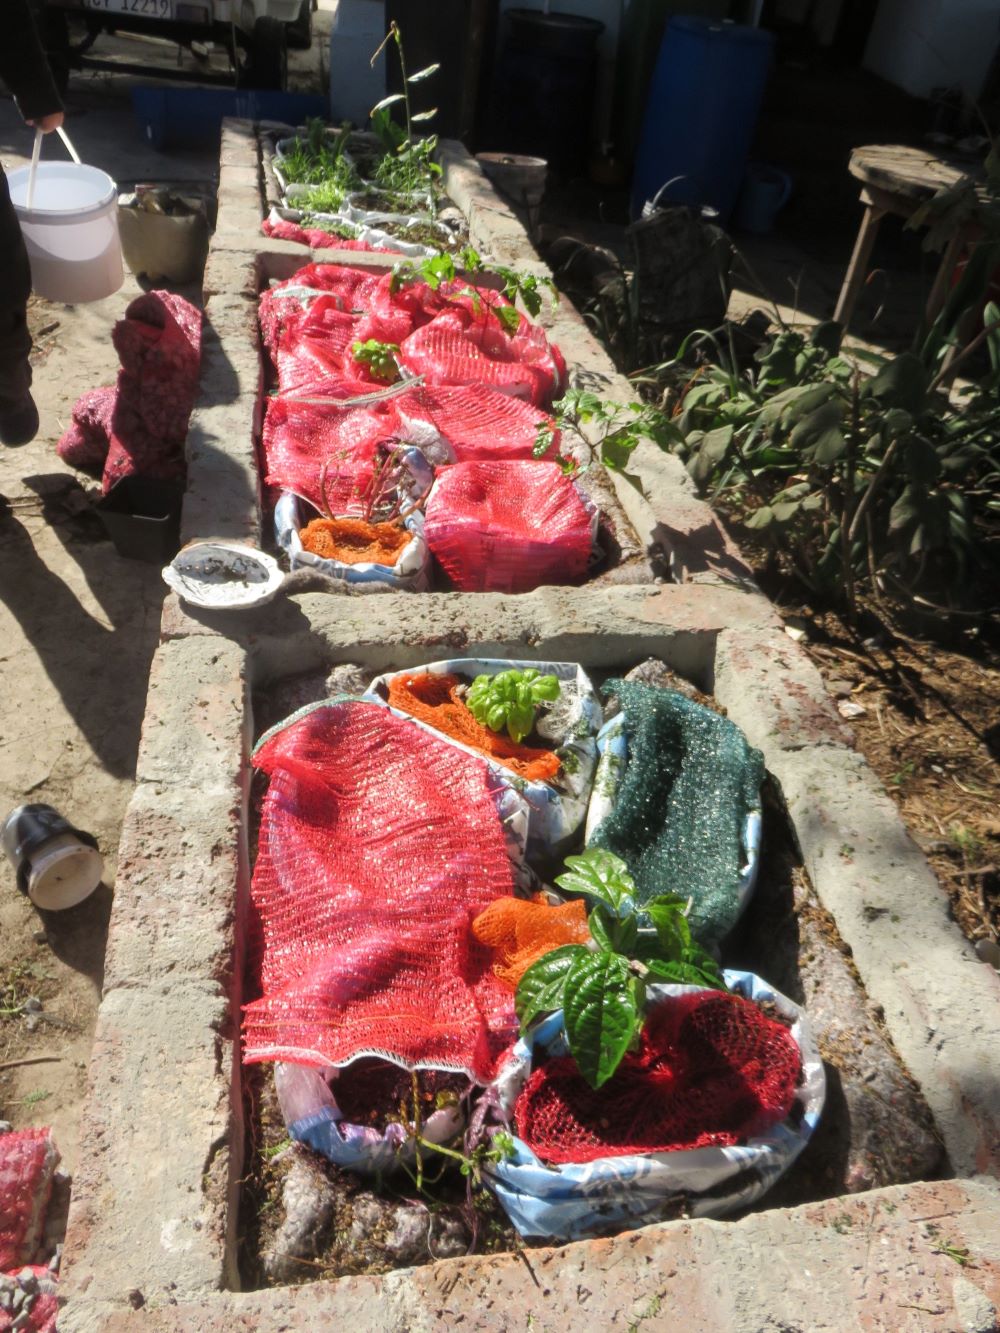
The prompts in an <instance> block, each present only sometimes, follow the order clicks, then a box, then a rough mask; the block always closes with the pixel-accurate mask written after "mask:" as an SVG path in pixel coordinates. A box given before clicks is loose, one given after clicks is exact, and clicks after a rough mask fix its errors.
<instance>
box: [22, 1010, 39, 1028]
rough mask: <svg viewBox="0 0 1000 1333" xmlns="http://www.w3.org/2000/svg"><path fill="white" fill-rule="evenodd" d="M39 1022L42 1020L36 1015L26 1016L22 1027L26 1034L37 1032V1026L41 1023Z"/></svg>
mask: <svg viewBox="0 0 1000 1333" xmlns="http://www.w3.org/2000/svg"><path fill="white" fill-rule="evenodd" d="M41 1021H42V1020H41V1018H40V1017H39V1016H38V1014H28V1016H27V1017H26V1018H25V1020H24V1026H25V1028H26V1030H27V1031H28V1032H37V1031H38V1025H39V1023H41Z"/></svg>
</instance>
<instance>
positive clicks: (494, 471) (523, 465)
mask: <svg viewBox="0 0 1000 1333" xmlns="http://www.w3.org/2000/svg"><path fill="white" fill-rule="evenodd" d="M424 534H425V536H426V538H427V545H428V547H429V548H430V550H431V552H432V553H433V555H434V556H435V558H436V559H437V561H438V562H439V564H440V565H441V567H442V569H443V570H444V571H445V573H446V574H447V575H448V576H449V578H450V579H451V580H452V582H453V583H454V584H455V586H456V587H458V588H461V589H462V590H463V591H464V592H530V591H531V589H532V588H538V587H540V586H541V585H542V584H546V583H549V584H552V583H573V582H574V581H576V580H578V579H582V578H583V577H584V575H585V574H586V572H587V563H588V561H589V559H590V553H591V547H592V530H591V520H590V515H589V513H588V512H587V509H586V508H585V506H584V503H583V501H582V499H581V498H580V495H579V492H578V491H577V489H576V487H575V486H574V485H573V484H572V482H571V481H569V479H568V478H567V477H565V476H563V474H562V472H561V470H560V468H559V465H558V464H557V463H546V462H520V461H515V462H509V463H457V464H455V466H454V467H449V468H444V469H442V470H441V472H439V474H438V477H437V480H436V481H435V483H434V489H433V490H432V491H431V495H430V498H429V500H428V501H427V511H426V523H425V525H424Z"/></svg>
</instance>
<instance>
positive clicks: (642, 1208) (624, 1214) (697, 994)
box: [484, 972, 826, 1240]
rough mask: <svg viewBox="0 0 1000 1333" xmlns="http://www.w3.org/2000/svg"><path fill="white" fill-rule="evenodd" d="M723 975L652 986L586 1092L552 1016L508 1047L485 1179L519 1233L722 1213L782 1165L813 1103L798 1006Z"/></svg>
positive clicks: (812, 1115) (794, 1150)
mask: <svg viewBox="0 0 1000 1333" xmlns="http://www.w3.org/2000/svg"><path fill="white" fill-rule="evenodd" d="M724 975H725V979H726V983H727V985H729V986H730V987H731V988H732V990H733V991H734V992H735V993H734V994H733V995H728V994H726V993H725V992H721V991H706V990H700V989H698V988H697V987H693V986H651V987H650V988H649V991H648V998H647V1014H648V1017H647V1025H646V1030H645V1031H644V1033H643V1037H642V1040H641V1043H640V1047H639V1050H638V1052H636V1053H635V1054H634V1055H627V1056H626V1057H625V1059H624V1060H623V1061H622V1064H621V1066H620V1067H619V1069H618V1070H617V1071H616V1072H615V1074H614V1075H613V1076H612V1078H611V1079H609V1080H608V1082H607V1083H605V1084H604V1086H603V1087H602V1088H601V1089H599V1090H598V1091H597V1092H595V1091H594V1090H593V1089H591V1088H590V1087H589V1085H588V1084H586V1083H585V1082H584V1080H583V1079H582V1077H581V1076H580V1075H579V1073H578V1071H577V1070H576V1066H575V1062H573V1061H572V1060H571V1058H570V1057H569V1055H568V1052H567V1048H566V1044H565V1039H564V1037H563V1025H562V1014H561V1013H556V1014H553V1015H551V1016H550V1017H549V1018H547V1019H546V1020H545V1021H544V1022H543V1023H541V1024H540V1025H539V1026H538V1027H537V1028H535V1029H534V1030H533V1031H532V1032H530V1033H528V1035H527V1036H526V1037H524V1038H522V1039H521V1040H520V1041H519V1042H518V1043H517V1045H516V1046H515V1048H514V1050H513V1052H512V1054H511V1056H510V1057H509V1059H508V1060H507V1061H506V1062H505V1064H504V1066H503V1068H502V1069H501V1072H500V1074H499V1076H498V1078H497V1081H496V1085H495V1093H496V1100H497V1104H498V1106H499V1108H500V1111H501V1113H502V1114H503V1115H504V1117H505V1118H506V1120H507V1123H508V1124H509V1125H510V1126H511V1128H512V1129H513V1130H514V1134H515V1137H514V1154H513V1156H512V1157H511V1158H508V1159H507V1160H505V1161H501V1162H498V1163H495V1164H493V1163H491V1164H490V1166H489V1167H488V1168H487V1170H486V1172H485V1173H484V1174H485V1178H486V1182H487V1184H488V1185H489V1187H490V1188H491V1189H492V1190H493V1192H494V1193H495V1194H496V1196H497V1198H498V1199H499V1201H500V1203H501V1204H502V1205H503V1208H504V1210H505V1211H506V1213H507V1215H508V1216H509V1217H510V1220H511V1221H512V1222H513V1224H514V1226H515V1227H516V1228H517V1230H518V1231H519V1232H520V1234H521V1235H522V1236H525V1237H542V1238H545V1239H552V1240H579V1239H582V1238H584V1237H587V1236H598V1235H604V1234H608V1233H611V1232H616V1231H620V1230H622V1229H625V1228H632V1227H639V1226H645V1225H647V1224H648V1223H650V1222H654V1221H657V1220H658V1219H660V1218H662V1217H670V1216H676V1215H677V1214H678V1213H679V1212H683V1213H686V1214H687V1215H689V1216H692V1217H722V1216H725V1215H726V1214H727V1213H731V1212H733V1211H735V1210H736V1209H738V1208H745V1207H747V1206H748V1205H750V1204H751V1203H754V1202H755V1201H756V1200H757V1199H759V1198H760V1197H761V1196H762V1195H763V1194H764V1193H765V1192H766V1191H767V1190H768V1189H769V1188H770V1187H771V1186H772V1185H773V1184H774V1183H775V1181H777V1179H778V1178H779V1177H780V1176H781V1175H782V1174H783V1173H784V1172H785V1171H787V1169H788V1168H789V1167H790V1166H791V1165H792V1163H793V1162H794V1161H795V1159H796V1158H797V1157H798V1155H799V1153H801V1151H802V1149H803V1148H804V1147H805V1145H806V1143H807V1142H808V1140H809V1138H810V1136H811V1134H812V1132H813V1130H814V1129H815V1127H816V1124H817V1122H818V1120H819V1116H820V1113H821V1111H822V1108H823V1098H824V1094H825V1086H826V1085H825V1076H824V1073H823V1063H822V1061H821V1059H820V1056H819V1051H818V1050H817V1048H816V1043H815V1040H814V1038H813V1035H812V1032H811V1030H810V1028H809V1024H808V1021H807V1019H806V1016H805V1014H804V1013H803V1011H802V1010H801V1009H799V1008H798V1006H797V1005H794V1004H793V1003H792V1002H791V1001H790V1000H788V999H786V998H785V996H783V995H781V994H780V993H779V992H777V991H775V990H773V989H772V988H771V987H770V986H768V985H767V983H766V982H763V981H761V980H760V978H759V977H755V976H753V975H752V974H751V973H747V972H726V973H725V974H724ZM760 1005H766V1006H767V1008H768V1011H769V1013H768V1014H765V1013H762V1012H761V1010H760V1008H759V1007H758V1006H760ZM771 1013H773V1014H774V1015H775V1017H773V1018H772V1017H770V1016H769V1015H770V1014H771ZM779 1019H783V1020H784V1022H781V1021H779ZM785 1024H788V1026H786V1025H785ZM522 1134H524V1135H527V1136H528V1137H530V1138H531V1140H532V1141H533V1142H534V1143H535V1145H536V1147H537V1148H538V1150H539V1151H537V1152H536V1151H534V1150H533V1149H532V1147H530V1146H529V1144H528V1142H526V1141H525V1137H522ZM632 1143H635V1144H636V1145H638V1146H637V1148H636V1149H635V1150H630V1145H631V1144H632Z"/></svg>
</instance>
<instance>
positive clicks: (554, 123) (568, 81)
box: [492, 9, 604, 175]
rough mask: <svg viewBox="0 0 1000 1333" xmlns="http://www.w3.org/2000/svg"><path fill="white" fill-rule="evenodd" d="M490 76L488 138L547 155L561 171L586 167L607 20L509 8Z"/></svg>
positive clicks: (505, 147)
mask: <svg viewBox="0 0 1000 1333" xmlns="http://www.w3.org/2000/svg"><path fill="white" fill-rule="evenodd" d="M504 18H505V19H506V22H507V31H506V35H505V39H504V46H503V50H502V52H501V54H500V59H499V60H498V61H497V66H496V71H495V73H494V78H493V106H494V108H495V109H496V120H495V122H494V127H493V136H492V137H493V138H494V139H495V140H496V142H497V147H498V148H501V149H502V150H503V151H505V152H514V153H529V154H532V155H534V156H536V157H544V158H546V159H547V161H548V162H549V164H550V166H552V167H553V168H554V169H555V170H556V171H559V172H562V173H563V174H566V175H573V174H577V173H581V172H583V171H584V170H585V169H586V165H587V160H588V158H589V156H590V149H591V123H592V120H593V108H594V99H595V94H596V89H597V39H598V37H600V35H601V33H602V32H603V31H604V24H603V23H600V22H599V21H598V20H597V19H590V18H583V17H582V16H581V15H578V14H564V13H552V14H543V13H541V12H540V11H538V10H534V9H508V10H507V12H506V14H505V15H504Z"/></svg>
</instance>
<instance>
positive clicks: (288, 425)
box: [264, 398, 398, 515]
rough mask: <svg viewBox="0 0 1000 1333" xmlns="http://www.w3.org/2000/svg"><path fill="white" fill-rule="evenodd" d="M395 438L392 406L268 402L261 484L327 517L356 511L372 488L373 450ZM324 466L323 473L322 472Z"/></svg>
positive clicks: (394, 416) (358, 510)
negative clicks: (293, 496)
mask: <svg viewBox="0 0 1000 1333" xmlns="http://www.w3.org/2000/svg"><path fill="white" fill-rule="evenodd" d="M397 434H398V419H397V417H396V413H395V411H394V410H393V407H392V403H391V401H390V402H387V403H380V404H377V405H376V406H375V407H370V408H362V407H353V408H345V407H338V406H337V405H336V403H331V405H330V406H326V405H325V404H324V405H322V406H321V405H318V404H310V403H292V402H286V401H284V400H283V399H281V398H272V399H271V400H270V401H269V403H268V405H267V416H266V417H265V419H264V460H265V467H266V473H265V481H266V482H267V484H268V485H269V486H277V487H280V488H281V489H282V490H285V491H293V492H294V493H295V494H296V495H300V496H302V498H303V499H304V500H308V502H309V503H310V504H311V505H313V507H314V508H316V509H319V510H323V509H324V508H325V507H326V505H325V504H324V500H323V493H324V487H325V495H326V503H327V504H328V505H329V508H330V511H331V513H334V514H339V515H350V514H358V513H360V508H359V496H360V494H361V493H362V492H363V491H364V489H365V488H366V487H368V486H370V485H371V483H372V477H373V475H374V472H375V457H376V452H377V450H378V446H379V445H380V444H382V443H385V442H387V441H392V440H394V439H395V438H396V435H397ZM324 465H325V472H324Z"/></svg>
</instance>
